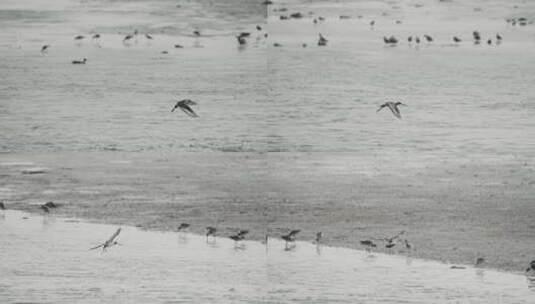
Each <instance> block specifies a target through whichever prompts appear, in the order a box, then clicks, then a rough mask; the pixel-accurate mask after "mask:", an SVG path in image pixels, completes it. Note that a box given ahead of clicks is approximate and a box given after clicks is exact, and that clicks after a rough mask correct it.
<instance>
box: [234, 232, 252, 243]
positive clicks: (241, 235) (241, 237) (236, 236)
mask: <svg viewBox="0 0 535 304" xmlns="http://www.w3.org/2000/svg"><path fill="white" fill-rule="evenodd" d="M247 233H249V231H248V230H240V231H239V232H238V233H236V234H233V235H231V236H229V238H230V239H231V240H234V242H236V243H238V242H239V241H243V240H244V239H245V235H246V234H247Z"/></svg>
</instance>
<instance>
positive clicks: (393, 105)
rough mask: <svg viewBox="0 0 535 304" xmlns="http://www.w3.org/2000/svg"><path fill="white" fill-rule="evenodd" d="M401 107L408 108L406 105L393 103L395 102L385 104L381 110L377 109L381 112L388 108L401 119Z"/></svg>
mask: <svg viewBox="0 0 535 304" xmlns="http://www.w3.org/2000/svg"><path fill="white" fill-rule="evenodd" d="M401 105H402V106H406V104H404V103H401V102H399V101H398V102H393V101H389V102H385V103H383V104H382V105H381V106H380V107H379V109H377V112H379V111H381V110H382V109H383V108H384V107H388V108H389V109H390V111H392V114H394V116H396V117H397V118H399V119H401V113H400V112H399V108H398V106H401Z"/></svg>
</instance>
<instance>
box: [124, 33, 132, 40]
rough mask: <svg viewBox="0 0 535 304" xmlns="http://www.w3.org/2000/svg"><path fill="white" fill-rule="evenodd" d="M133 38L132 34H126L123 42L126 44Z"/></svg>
mask: <svg viewBox="0 0 535 304" xmlns="http://www.w3.org/2000/svg"><path fill="white" fill-rule="evenodd" d="M132 38H134V35H132V34H128V35H126V36H124V39H123V42H127V41H129V40H130V39H132Z"/></svg>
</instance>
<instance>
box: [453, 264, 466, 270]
mask: <svg viewBox="0 0 535 304" xmlns="http://www.w3.org/2000/svg"><path fill="white" fill-rule="evenodd" d="M450 269H466V267H464V266H457V265H453V266H451V267H450Z"/></svg>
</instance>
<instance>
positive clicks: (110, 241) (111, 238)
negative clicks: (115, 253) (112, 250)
mask: <svg viewBox="0 0 535 304" xmlns="http://www.w3.org/2000/svg"><path fill="white" fill-rule="evenodd" d="M119 233H121V228H119V229H117V231H115V233H114V234H113V235H112V236H111V237H110V238H109V239H108V240H107V241H106V242H107V243H112V242H113V240H114V239H115V238H116V237H117V236H118V235H119Z"/></svg>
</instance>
